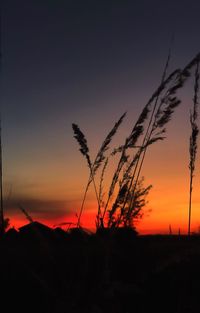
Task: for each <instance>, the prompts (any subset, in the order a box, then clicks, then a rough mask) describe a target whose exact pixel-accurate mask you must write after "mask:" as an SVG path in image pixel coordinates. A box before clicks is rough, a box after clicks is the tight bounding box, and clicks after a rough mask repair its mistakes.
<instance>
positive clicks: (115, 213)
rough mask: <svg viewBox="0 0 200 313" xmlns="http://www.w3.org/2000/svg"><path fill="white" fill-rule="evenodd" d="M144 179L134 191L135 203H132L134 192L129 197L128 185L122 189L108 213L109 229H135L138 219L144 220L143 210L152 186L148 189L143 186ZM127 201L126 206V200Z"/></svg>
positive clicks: (130, 192)
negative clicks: (121, 227)
mask: <svg viewBox="0 0 200 313" xmlns="http://www.w3.org/2000/svg"><path fill="white" fill-rule="evenodd" d="M143 183H144V177H142V178H141V179H140V180H139V181H138V184H137V188H136V190H134V201H132V196H133V195H132V190H131V191H129V193H128V197H127V192H128V190H127V188H128V186H127V184H124V185H123V187H122V188H121V189H120V192H119V193H118V196H117V198H116V200H115V202H114V204H113V206H112V208H111V210H109V211H108V223H107V225H108V227H111V228H115V227H120V226H123V227H128V228H134V222H135V220H136V219H139V218H142V216H143V213H144V212H143V210H142V209H143V208H144V206H145V205H146V204H147V202H146V196H147V195H148V193H149V191H150V189H151V188H152V185H149V186H147V187H144V186H143ZM125 197H127V199H126V205H125V206H124V198H125ZM130 202H131V212H130Z"/></svg>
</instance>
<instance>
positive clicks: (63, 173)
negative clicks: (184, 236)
mask: <svg viewBox="0 0 200 313" xmlns="http://www.w3.org/2000/svg"><path fill="white" fill-rule="evenodd" d="M187 109H189V108H187ZM184 110H186V108H184ZM179 113H181V114H180V115H182V114H183V112H179ZM183 116H184V117H181V120H178V121H176V122H173V123H170V124H169V127H168V130H167V138H166V139H165V140H164V141H163V142H159V143H156V144H155V145H153V146H152V147H150V148H149V150H148V152H147V155H146V158H145V162H144V166H143V170H142V174H141V175H142V176H144V186H147V185H149V184H152V185H153V188H152V189H151V190H150V193H149V195H148V197H147V201H148V204H147V207H146V208H145V209H144V217H143V218H142V219H141V220H140V221H138V222H137V223H136V228H137V230H138V231H139V233H140V234H147V233H149V234H153V233H169V225H170V226H171V229H172V232H173V233H178V231H179V229H180V232H181V233H186V232H187V223H188V198H189V194H188V193H189V188H188V187H189V170H188V163H189V153H188V138H189V136H188V133H189V129H188V125H189V123H188V120H187V116H186V113H185V112H184V114H183ZM180 121H181V122H180ZM179 122H180V123H179ZM182 125H185V127H184V128H183V127H182ZM127 134H128V130H127V129H126V131H121V132H120V133H119V137H120V139H119V141H117V143H116V142H115V147H116V146H118V145H119V143H121V142H123V139H124V136H127ZM89 139H91V142H90V144H91V146H92V147H93V149H94V148H95V147H96V145H97V143H96V141H95V139H96V138H95V136H94V134H92V137H91V138H89ZM89 141H90V140H89ZM98 145H99V143H98ZM69 146H70V150H69V155H68V160H67V161H68V162H66V159H65V157H66V154H65V153H63V156H62V157H63V159H59V160H56V159H55V160H51V159H49V160H48V159H47V161H46V163H38V164H36V163H34V166H33V167H31V166H30V165H29V164H27V165H24V164H21V163H20V164H21V167H20V166H19V167H18V168H17V169H16V171H17V172H16V173H15V174H16V177H18V180H16V181H17V182H16V183H15V180H14V183H13V179H12V180H11V179H10V180H11V183H9V180H8V182H7V185H6V189H8V188H9V184H10V185H12V183H13V185H14V187H15V188H13V189H14V191H13V192H12V197H13V199H12V200H13V203H21V204H22V206H23V205H24V206H25V208H27V210H28V212H30V215H31V216H32V213H31V212H32V211H31V210H32V209H33V212H34V214H33V219H35V220H38V221H40V222H43V223H45V224H47V225H49V226H51V227H53V226H54V225H56V224H60V223H65V222H72V223H76V221H77V217H76V214H78V213H79V210H80V206H81V201H82V197H83V194H84V188H85V186H86V183H87V179H88V168H87V165H86V162H85V159H84V158H83V156H82V155H81V154H80V153H79V151H78V146H77V143H76V142H75V141H74V140H73V138H70V145H69ZM96 149H97V147H96ZM94 150H95V149H94ZM92 152H93V150H92ZM20 162H21V161H20ZM112 162H113V163H111V165H110V164H109V166H110V167H108V169H107V176H106V177H105V181H104V191H108V187H109V184H110V178H111V177H112V173H113V170H114V169H115V168H116V162H115V159H114V161H112ZM198 163H199V159H198V157H197V162H196V167H197V168H196V169H195V171H196V172H195V177H194V186H193V187H194V188H193V200H192V218H191V230H192V231H195V232H196V231H198V230H199V225H200V194H199V192H198V188H199V186H198V179H199V174H198V173H199V170H198ZM54 165H55V166H54ZM11 178H12V177H11ZM95 179H96V181H97V184H98V183H99V180H98V179H99V177H98V176H97V178H95ZM36 195H37V197H38V199H39V200H35V198H37V197H36ZM19 199H22V202H20V201H19ZM58 199H59V200H58ZM60 199H64V200H60ZM14 200H15V202H14ZM23 200H24V202H23ZM37 201H39V204H38V202H37ZM96 208H97V203H96V200H95V194H94V191H93V186H92V184H91V186H90V190H89V193H88V195H87V199H86V203H85V207H84V211H83V215H82V219H81V224H82V226H83V227H85V228H88V229H91V230H95V216H96V213H97V210H96ZM148 210H150V211H151V212H150V213H148ZM145 212H147V213H145ZM5 216H6V217H9V218H10V224H11V226H15V227H16V228H18V227H20V226H22V225H24V224H26V223H27V220H26V218H25V217H24V216H23V214H22V213H21V212H20V211H19V210H18V211H16V208H15V210H13V209H11V210H5Z"/></svg>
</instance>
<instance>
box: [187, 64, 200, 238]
mask: <svg viewBox="0 0 200 313" xmlns="http://www.w3.org/2000/svg"><path fill="white" fill-rule="evenodd" d="M198 91H199V62H197V65H196V70H195V83H194V98H193V111H192V112H190V125H191V135H190V144H189V152H190V163H189V170H190V187H189V217H188V235H189V236H190V225H191V210H192V190H193V177H194V170H195V161H196V154H197V137H198V134H199V128H198V126H197V117H198V109H197V105H198Z"/></svg>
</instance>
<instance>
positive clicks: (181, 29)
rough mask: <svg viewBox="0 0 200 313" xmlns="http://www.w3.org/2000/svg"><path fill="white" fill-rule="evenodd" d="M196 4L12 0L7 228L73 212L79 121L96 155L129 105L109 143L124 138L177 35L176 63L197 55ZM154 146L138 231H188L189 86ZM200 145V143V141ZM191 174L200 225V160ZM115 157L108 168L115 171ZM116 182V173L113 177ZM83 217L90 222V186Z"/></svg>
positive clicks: (6, 72)
mask: <svg viewBox="0 0 200 313" xmlns="http://www.w3.org/2000/svg"><path fill="white" fill-rule="evenodd" d="M199 12H200V2H199V1H193V0H191V1H184V0H182V1H170V0H169V1H159V0H154V1H153V0H152V1H147V0H140V1H137V0H135V1H126V0H123V1H119V0H115V1H108V0H107V1H103V0H101V1H94V0H93V1H81V0H77V1H75V0H71V1H70V0H68V1H64V0H62V1H61V0H58V1H53V0H51V1H50V0H49V1H44V0H40V1H39V0H38V1H37V0H35V1H33V0H29V1H25V0H23V1H22V0H18V1H14V0H7V1H4V4H3V5H2V8H1V25H2V27H1V37H2V38H1V43H2V62H1V98H0V100H1V101H0V103H1V114H2V141H3V178H4V199H5V215H6V216H8V217H9V218H10V223H11V226H13V225H14V226H16V227H18V226H20V225H22V224H24V223H26V222H27V221H26V219H25V217H24V216H23V214H22V213H21V212H20V210H19V209H18V206H19V205H21V206H23V207H25V208H26V209H27V211H28V212H29V213H30V214H31V215H32V217H33V218H34V219H37V220H38V221H41V222H46V223H47V224H49V225H51V226H53V225H55V224H57V223H60V222H71V221H75V220H76V216H75V214H76V213H78V212H79V209H80V205H81V200H82V197H83V193H84V188H85V185H86V182H87V179H88V174H89V173H88V168H87V166H86V161H85V159H84V158H83V156H82V155H81V154H80V152H79V151H78V149H79V147H78V144H77V142H76V141H75V139H74V138H73V132H72V127H71V125H72V123H76V124H78V125H79V126H80V128H81V130H82V131H83V132H84V134H85V135H86V137H87V140H88V145H89V147H90V151H91V156H93V157H94V156H95V153H96V152H97V149H98V147H99V146H100V144H101V142H102V140H103V139H104V137H105V135H106V134H107V133H108V131H109V130H110V129H111V127H112V125H113V124H114V122H115V121H116V120H117V119H118V118H119V117H120V115H122V114H123V113H124V112H125V111H127V116H126V120H125V121H124V123H123V124H122V125H121V128H120V130H119V133H118V135H117V136H116V138H115V141H114V143H115V144H116V145H119V144H121V143H123V140H124V138H125V137H126V136H127V135H128V134H129V132H130V131H131V128H132V126H133V124H134V122H135V121H136V119H137V117H138V114H139V113H140V112H141V110H142V108H143V106H144V105H145V103H146V102H147V100H148V99H149V97H150V96H151V94H152V93H153V92H154V90H155V89H156V87H157V86H158V84H159V82H160V79H161V75H162V71H163V67H164V64H165V61H166V58H167V54H168V50H169V46H170V42H171V38H172V36H173V37H174V41H173V44H172V47H171V48H172V59H171V63H170V69H169V70H170V71H172V70H174V69H175V68H176V67H183V66H184V65H186V64H187V63H188V62H189V61H190V60H191V59H192V58H193V57H194V56H195V55H196V54H197V53H198V52H200V35H199V34H200V19H199ZM180 96H181V99H182V104H181V106H180V107H179V108H178V109H177V111H176V112H175V114H174V115H173V119H172V121H171V122H170V123H169V124H168V126H167V138H166V139H165V141H163V142H161V143H157V144H156V145H155V146H152V147H151V149H149V151H148V153H147V157H146V160H145V164H144V168H143V171H142V175H143V176H144V177H145V184H152V185H153V188H152V190H151V191H150V194H149V197H148V201H149V203H148V206H147V210H148V209H150V210H151V213H148V214H146V215H145V216H144V218H143V220H141V221H140V222H139V223H138V225H137V228H138V230H139V231H140V232H141V233H152V232H156V233H157V232H162V233H164V232H168V229H169V224H171V227H172V231H173V232H174V233H175V232H176V233H177V232H178V229H179V228H180V229H181V231H182V232H183V231H185V230H186V227H187V216H188V187H189V170H188V163H189V154H188V142H189V135H190V129H189V111H190V109H191V105H192V97H193V90H192V83H191V82H189V83H188V84H187V85H186V87H185V88H184V90H183V91H182V92H181V93H180ZM199 152H200V150H199ZM199 161H200V159H199V157H198V158H197V167H196V174H195V180H194V195H193V211H192V230H194V231H198V227H199V226H200V192H199V190H200V175H199V173H200V164H199ZM114 166H115V165H114V164H112V165H111V168H110V171H111V170H112V169H113V168H114ZM107 179H109V178H107ZM84 212H85V213H84V215H83V224H84V226H85V227H94V213H96V201H95V195H94V193H93V189H92V188H91V191H90V192H89V194H88V198H87V202H86V205H85V211H84Z"/></svg>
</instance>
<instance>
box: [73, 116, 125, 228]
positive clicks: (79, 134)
mask: <svg viewBox="0 0 200 313" xmlns="http://www.w3.org/2000/svg"><path fill="white" fill-rule="evenodd" d="M125 116H126V112H125V113H124V114H123V115H122V116H121V117H120V118H119V120H118V121H117V122H116V123H115V124H114V126H113V128H112V129H111V131H110V132H109V133H108V135H107V136H106V138H105V140H104V141H103V144H102V145H101V147H100V149H99V151H98V153H97V156H96V158H95V160H94V163H93V164H92V162H91V159H90V156H89V148H88V145H87V140H86V138H85V136H84V134H83V133H82V132H81V131H80V129H79V127H78V126H77V125H76V124H72V128H73V130H74V134H75V136H74V137H75V138H76V139H77V141H78V143H79V144H80V146H81V149H80V151H81V153H82V154H83V155H84V156H85V157H86V159H87V162H88V166H89V168H90V175H89V179H88V183H87V185H86V189H85V192H84V197H83V201H82V204H81V209H80V213H79V217H78V224H77V225H78V226H79V225H80V218H81V215H82V211H83V207H84V203H85V199H86V195H87V192H88V189H89V186H90V183H91V182H92V181H93V184H94V188H95V193H96V197H97V202H98V214H97V216H98V217H99V218H100V215H101V209H100V208H101V205H100V201H99V197H98V194H97V188H96V185H95V181H94V176H95V174H96V172H97V170H98V169H99V167H100V166H101V164H102V162H103V161H104V160H105V153H106V151H107V150H108V149H109V144H110V142H111V141H112V139H113V137H114V135H115V134H116V132H117V130H118V128H119V126H120V125H121V123H122V122H123V119H124V118H125ZM99 210H100V211H99Z"/></svg>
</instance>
